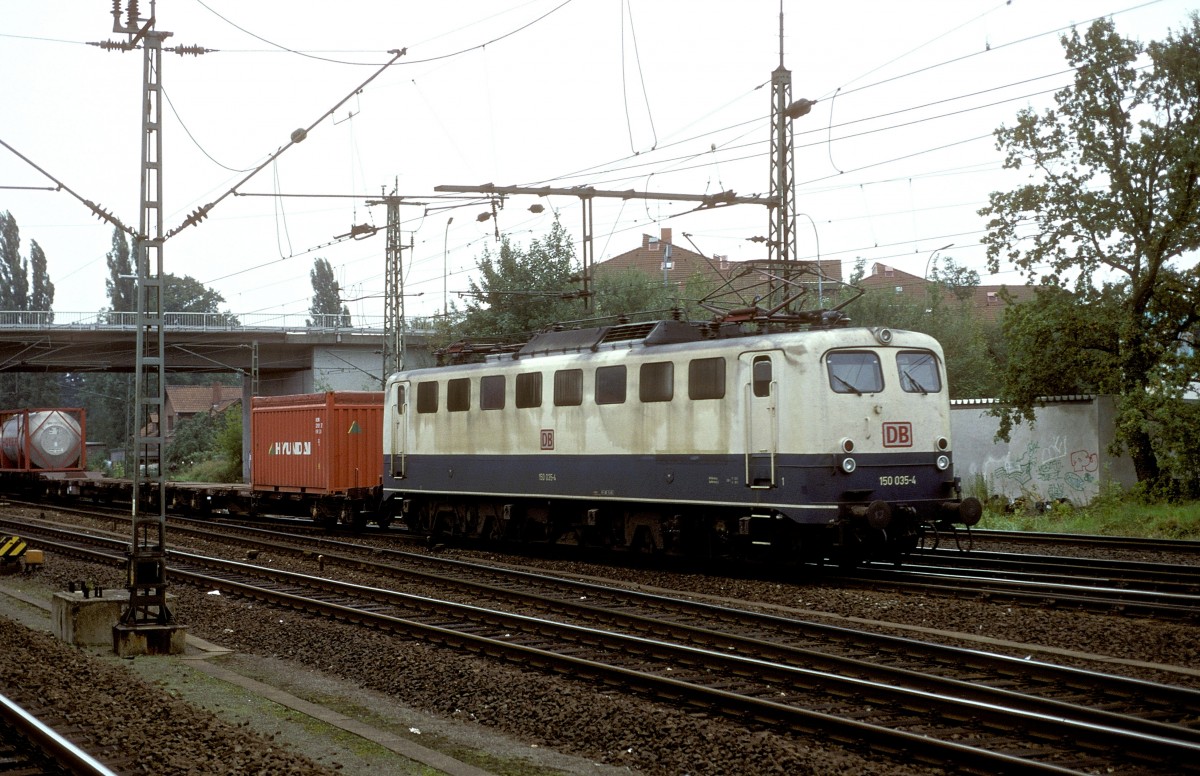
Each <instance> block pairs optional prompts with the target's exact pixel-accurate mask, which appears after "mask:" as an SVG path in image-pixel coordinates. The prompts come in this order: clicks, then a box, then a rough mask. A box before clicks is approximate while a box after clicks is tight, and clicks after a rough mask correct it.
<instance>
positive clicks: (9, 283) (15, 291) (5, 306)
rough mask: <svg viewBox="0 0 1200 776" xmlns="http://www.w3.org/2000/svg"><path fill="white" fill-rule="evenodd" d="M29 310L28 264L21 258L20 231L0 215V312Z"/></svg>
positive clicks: (13, 221) (8, 216) (9, 218)
mask: <svg viewBox="0 0 1200 776" xmlns="http://www.w3.org/2000/svg"><path fill="white" fill-rule="evenodd" d="M28 309H29V262H28V261H27V260H26V259H25V258H23V257H22V256H21V229H20V227H19V226H17V219H15V218H13V217H12V214H11V213H9V212H8V211H5V212H3V213H0V311H6V312H7V311H11V310H28Z"/></svg>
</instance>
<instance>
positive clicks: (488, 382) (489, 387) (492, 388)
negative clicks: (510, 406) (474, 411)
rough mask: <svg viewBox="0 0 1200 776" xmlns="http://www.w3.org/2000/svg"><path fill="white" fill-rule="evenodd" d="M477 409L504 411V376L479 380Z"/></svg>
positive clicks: (492, 376) (493, 376) (489, 376)
mask: <svg viewBox="0 0 1200 776" xmlns="http://www.w3.org/2000/svg"><path fill="white" fill-rule="evenodd" d="M479 409H481V410H502V409H504V375H487V376H486V377H481V378H479Z"/></svg>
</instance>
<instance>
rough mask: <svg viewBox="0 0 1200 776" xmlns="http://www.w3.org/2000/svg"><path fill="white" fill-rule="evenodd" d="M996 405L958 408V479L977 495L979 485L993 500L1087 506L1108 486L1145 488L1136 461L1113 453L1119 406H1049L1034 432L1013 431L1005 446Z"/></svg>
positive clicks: (1104, 402)
mask: <svg viewBox="0 0 1200 776" xmlns="http://www.w3.org/2000/svg"><path fill="white" fill-rule="evenodd" d="M995 406H996V405H995V404H994V403H993V402H991V401H988V400H981V401H965V400H960V401H955V402H953V405H952V407H951V412H950V432H951V439H952V440H953V442H954V465H955V473H956V474H957V475H958V476H959V477H961V478H962V481H963V487H964V488H965V489H966V490H967V491H969V492H972V493H974V489H975V487H976V483H977V482H978V480H979V478H980V477H982V478H983V482H984V484H985V486H986V488H987V493H988V495H990V496H991V495H999V496H1005V497H1007V498H1009V499H1017V498H1022V497H1023V498H1027V499H1030V500H1034V501H1052V500H1056V499H1062V498H1065V499H1068V500H1070V501H1071V502H1073V503H1076V504H1087V503H1088V502H1090V501H1091V500H1092V499H1093V498H1095V496H1096V495H1097V494H1098V493H1099V492H1100V489H1101V486H1102V485H1104V484H1110V483H1117V484H1119V485H1122V486H1126V487H1127V486H1130V485H1133V484H1134V483H1136V482H1137V476H1136V474H1135V473H1134V470H1133V462H1132V461H1131V460H1130V459H1129V457H1128V456H1125V455H1122V456H1119V457H1113V456H1111V455H1109V453H1108V447H1109V444H1110V443H1111V442H1112V438H1113V430H1114V425H1113V416H1114V412H1113V398H1112V397H1111V396H1072V397H1064V398H1061V399H1051V400H1048V401H1047V402H1046V403H1045V404H1044V405H1043V406H1041V407H1039V408H1038V409H1037V411H1036V421H1035V422H1034V424H1033V425H1032V426H1030V425H1029V424H1024V423H1023V424H1021V425H1019V426H1016V427H1014V428H1013V430H1012V433H1011V435H1010V436H1011V439H1010V441H1009V442H998V441H996V439H995V436H996V431H997V430H998V429H999V427H1000V422H999V420H998V419H997V418H994V417H992V416H991V415H990V414H989V412H990V410H992V409H993V408H994V407H995Z"/></svg>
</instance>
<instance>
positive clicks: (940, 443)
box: [934, 437, 950, 451]
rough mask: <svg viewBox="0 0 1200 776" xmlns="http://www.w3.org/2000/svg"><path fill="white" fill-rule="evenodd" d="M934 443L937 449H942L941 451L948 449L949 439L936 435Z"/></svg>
mask: <svg viewBox="0 0 1200 776" xmlns="http://www.w3.org/2000/svg"><path fill="white" fill-rule="evenodd" d="M934 445H936V446H937V449H938V450H942V451H945V450H949V449H950V440H949V439H946V437H938V438H937V441H936V442H934Z"/></svg>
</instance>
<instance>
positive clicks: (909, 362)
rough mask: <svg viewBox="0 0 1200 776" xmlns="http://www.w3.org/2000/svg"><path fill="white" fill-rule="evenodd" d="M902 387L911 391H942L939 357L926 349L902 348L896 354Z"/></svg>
mask: <svg viewBox="0 0 1200 776" xmlns="http://www.w3.org/2000/svg"><path fill="white" fill-rule="evenodd" d="M896 369H897V370H899V372H900V387H901V388H903V389H904V390H905V391H908V392H909V393H940V392H941V390H942V380H941V377H940V376H939V375H938V368H937V357H936V356H934V355H933V354H932V353H930V352H928V351H924V350H902V351H900V352H899V353H897V354H896Z"/></svg>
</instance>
